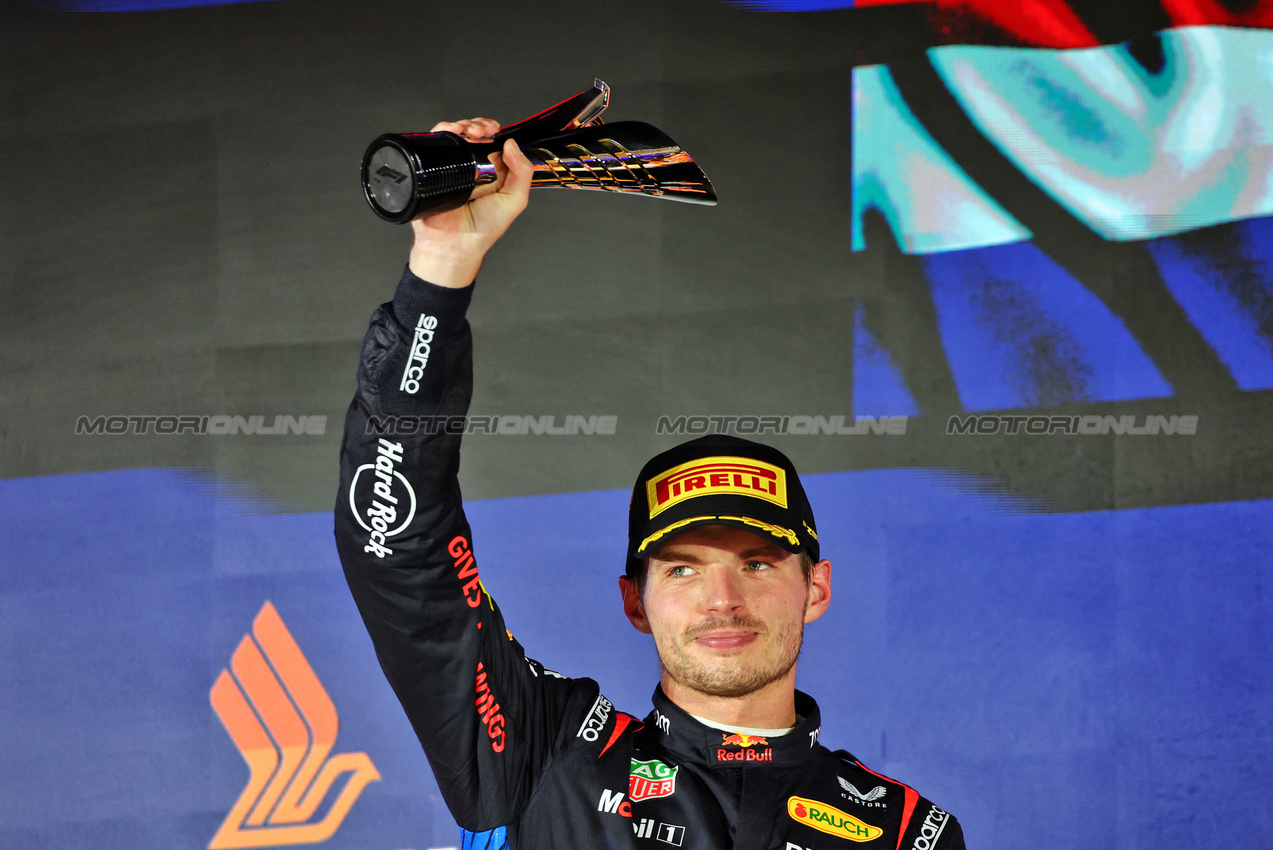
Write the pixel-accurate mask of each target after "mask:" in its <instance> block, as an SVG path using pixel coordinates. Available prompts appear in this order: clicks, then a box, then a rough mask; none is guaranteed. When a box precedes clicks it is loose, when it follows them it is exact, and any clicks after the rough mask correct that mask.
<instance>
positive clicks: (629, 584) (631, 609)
mask: <svg viewBox="0 0 1273 850" xmlns="http://www.w3.org/2000/svg"><path fill="white" fill-rule="evenodd" d="M619 592H620V593H622V594H623V613H625V614H627V615H628V622H630V623H631V624H632V628H634V629H636V630H637V631H638V632H645V633H646V634H647V635H648V634H652V632H651V631H650V621H649V620H648V619H646V617H645V603H644V602H643V601H642V600H641V591H640V590H638V589H637V585H636V582H635V581H633V580H632V579H630V578H628V577H627V576H619Z"/></svg>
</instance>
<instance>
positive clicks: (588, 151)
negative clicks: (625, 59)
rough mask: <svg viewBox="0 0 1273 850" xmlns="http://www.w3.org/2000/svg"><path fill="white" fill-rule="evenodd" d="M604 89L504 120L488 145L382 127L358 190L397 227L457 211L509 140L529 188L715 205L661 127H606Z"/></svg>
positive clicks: (490, 174)
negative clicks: (529, 169)
mask: <svg viewBox="0 0 1273 850" xmlns="http://www.w3.org/2000/svg"><path fill="white" fill-rule="evenodd" d="M609 104H610V88H609V86H607V85H606V84H605V83H603V82H602V81H601V80H597V81H595V82H594V83H593V86H592V88H591V89H589V90H587V91H584V92H580V93H579V94H577V95H575V96H574V97H572V98H568V99H567V100H563V101H562V102H561V103H559V104H557V105H556V106H552V107H549V108H548V109H545V110H544V111H543V112H541V113H539V114H538V115H532V116H531V117H530V118H527V119H525V120H524V121H519V122H517V123H516V124H510V125H509V126H507V127H504V128H503V129H501V130H500V131H499V132H498V133H496V134H495V135H494V137H493V138H492V140H491V141H488V142H479V143H470V142H468V141H467V140H465V139H464V138H462V137H460V136H458V135H456V134H455V133H447V132H440V133H387V134H385V135H383V136H380V137H379V138H378V139H376V140H375V141H374V142H372V143H371V146H370V147H368V148H367V152H366V153H365V154H363V158H362V187H363V193H364V194H365V195H366V197H367V203H369V204H371V208H372V210H374V211H375V213H376V215H378V216H380V217H381V218H383V219H385V220H386V221H392V222H395V223H397V224H403V223H405V222H408V221H411V219H413V218H415V217H416V216H418V215H422V214H424V215H429V214H433V213H438V212H443V211H444V210H449V209H455V208H456V207H460V206H463V205H464V204H465V203H467V202H468V200H469V198H470V197H471V196H472V194H473V190H474V189H476V188H477V187H479V186H484V185H486V184H488V183H494V182H495V180H496V173H495V166H493V165H492V164H491V163H490V162H489V160H488V158H487V156H488V154H490V153H492V152H493V151H498V150H500V148H502V147H503V144H504V140H505V139H508V138H510V137H511V138H512V139H513V140H514V141H515V142H516V143H517V146H518V147H519V148H521V150H522V151H523V152H524V153H525V154H526V156H527V158H528V159H530V161H531V163H532V164H533V165H534V166H535V172H534V177H533V179H532V182H531V186H532V187H533V188H538V187H545V186H547V187H558V188H565V189H594V190H597V191H605V192H626V193H630V194H639V195H647V196H649V197H652V198H664V199H666V200H669V201H682V202H684V203H690V204H706V205H709V206H710V205H714V204H715V203H716V191H715V190H714V189H713V188H712V184H711V181H709V180H708V179H707V175H706V174H704V173H703V170H702V169H701V168H699V167H698V164H697V163H696V162H694V159H693V158H692V157H691V156H690V155H689V154H688V153H686V152H685V151H684V150H682V149H681V147H680V145H678V144H677V143H676V142H674V141H672V139H671V138H669V137H668V136H667V134H666V133H664V132H663V131H662V130H660V129H658V128H657V127H654V126H652V125H650V124H645V123H643V122H640V121H617V122H615V123H613V124H605V123H603V122H602V120H601V113H602V112H604V111H605V109H606V107H607V106H608V105H609Z"/></svg>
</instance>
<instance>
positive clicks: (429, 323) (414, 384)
mask: <svg viewBox="0 0 1273 850" xmlns="http://www.w3.org/2000/svg"><path fill="white" fill-rule="evenodd" d="M437 326H438V320H437V318H436V317H434V316H426V315H423V314H421V316H420V319H419V320H418V321H417V322H416V323H415V338H414V339H413V340H411V355H410V356H409V357H408V358H407V368H406V369H404V370H403V372H402V382H401V383H400V384H398V389H400V390H402V391H403V392H404V393H407V394H408V395H415V394H416V393H418V392H419V391H420V379H421V378H423V377H424V369H425V367H426V366H428V365H429V354H430V353H431V352H432V350H433V331H434V329H435V328H436V327H437Z"/></svg>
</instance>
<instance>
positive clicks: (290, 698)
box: [208, 602, 380, 850]
mask: <svg viewBox="0 0 1273 850" xmlns="http://www.w3.org/2000/svg"><path fill="white" fill-rule="evenodd" d="M212 708H213V709H214V710H215V711H216V713H217V716H218V717H220V718H221V722H222V724H224V725H225V730H226V731H227V732H229V733H230V737H231V738H232V739H233V740H234V744H235V746H237V747H238V748H239V752H240V753H241V754H242V755H243V760H244V761H246V762H247V763H248V769H249V771H250V772H251V773H250V775H249V777H248V784H247V787H245V788H244V789H243V793H242V794H240V795H239V799H238V800H237V801H236V802H235V804H234V807H233V808H231V809H230V814H229V815H227V816H226V819H225V822H224V823H222V824H221V828H220V829H218V830H217V834H216V835H215V836H214V837H213V839H212V842H211V843H210V844H209V845H208V847H209V848H210V850H221V848H233V847H274V846H277V845H281V844H312V843H314V842H318V841H326V840H327V839H328V838H331V837H332V835H334V834H335V833H336V830H337V829H339V828H340V825H341V823H342V822H343V821H344V820H345V815H347V814H349V810H350V808H351V807H352V806H353V805H354V801H355V800H357V799H358V795H359V794H361V793H362V790H363V788H365V787H366V786H367V784H368V783H370V782H375V781H376V780H378V779H379V778H380V773H379V772H378V771H377V770H376V766H375V765H374V764H372V763H371V758H370V757H369V756H368V755H367V754H366V753H343V754H341V755H335V756H330V757H329V755H328V754H329V753H330V752H331V749H332V746H333V745H334V744H335V743H336V730H337V727H338V725H339V720H338V718H337V716H336V707H335V706H334V705H333V704H332V701H331V698H330V697H328V696H327V691H326V690H325V689H324V688H323V685H322V683H321V682H319V681H318V676H317V675H315V673H314V670H313V668H312V667H310V666H309V662H308V661H306V660H305V656H304V655H303V654H302V653H301V649H300V647H299V646H297V645H296V641H295V640H294V639H293V638H292V635H291V633H290V632H289V631H288V630H287V626H285V625H284V624H283V619H282V618H281V617H280V616H279V614H278V611H276V610H275V608H274V606H273V605H272V604H270V603H269V602H266V603H265V605H264V607H262V608H261V611H260V613H259V614H257V615H256V619H255V620H254V621H253V622H252V633H251V634H250V635H245V636H244V638H243V640H242V641H241V642H240V643H239V646H238V649H236V650H235V651H234V655H233V657H232V659H231V661H230V669H229V670H222V671H221V675H220V676H219V677H218V678H217V681H216V684H215V685H213V686H212ZM346 773H350V774H352V775H351V776H350V777H349V780H348V781H347V782H345V783H344V787H343V788H341V790H340V793H339V794H338V795H337V797H336V799H335V801H334V802H333V803H332V804H331V806H330V808H329V809H328V810H327V814H326V816H325V817H323V818H322V820H319V821H317V822H311V818H312V817H313V815H314V813H315V812H316V811H317V810H318V808H319V806H320V805H322V803H323V802H324V800H325V799H326V797H327V792H328V791H330V790H331V789H332V787H333V785H335V784H336V782H337V780H338V779H339V778H340V777H341V776H342V775H343V774H346Z"/></svg>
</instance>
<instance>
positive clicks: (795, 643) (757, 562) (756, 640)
mask: <svg viewBox="0 0 1273 850" xmlns="http://www.w3.org/2000/svg"><path fill="white" fill-rule="evenodd" d="M620 583H621V585H622V588H623V598H624V609H625V611H626V613H627V615H628V618H629V619H630V620H631V621H632V624H633V625H634V626H636V628H638V629H639V630H641V631H643V632H646V633H648V634H652V635H653V636H654V643H655V647H656V648H657V649H658V653H659V662H660V663H661V664H662V666H663V670H664V676H665V677H666V678H668V679H670V680H671V683H673V684H674V685H675V686H676V687H681V688H687V689H689V690H692V691H695V692H697V693H699V694H703V695H707V696H715V697H739V696H744V695H746V694H750V693H753V692H755V691H758V690H760V689H762V688H764V687H766V686H767V685H770V684H772V683H774V682H777V681H779V680H782V679H784V678H786V677H788V676H790V677H794V675H795V663H796V657H797V656H798V655H799V654H800V643H801V640H802V638H803V634H804V624H805V623H811V622H813V621H814V620H816V619H817V618H818V617H820V616H822V613H823V612H824V611H825V610H826V608H827V603H828V602H829V601H830V598H831V564H830V563H829V562H827V561H819V562H818V563H817V564H815V565H813V569H812V571H811V575H810V577H809V579H808V580H807V581H806V579H805V576H804V571H803V569H802V568H801V556H799V555H793V554H791V553H790V552H787V551H786V550H784V549H782V548H780V547H778V546H776V545H774V544H773V543H770V542H769V541H768V540H766V539H764V538H763V537H760V536H758V535H755V534H752V533H751V532H749V531H743V530H742V529H740V528H735V527H733V526H726V525H707V526H699V527H697V528H692V529H690V530H688V531H683V532H681V533H680V534H678V535H676V536H675V537H672V538H671V539H670V540H668V541H667V542H665V543H663V544H662V545H660V546H659V547H658V548H656V549H654V550H653V552H652V554H651V555H650V557H649V559H648V562H647V567H646V580H645V588H644V592H642V591H639V590H638V589H637V587H636V583H635V582H633V581H631V580H630V579H627V578H626V577H625V578H623V579H620Z"/></svg>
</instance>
